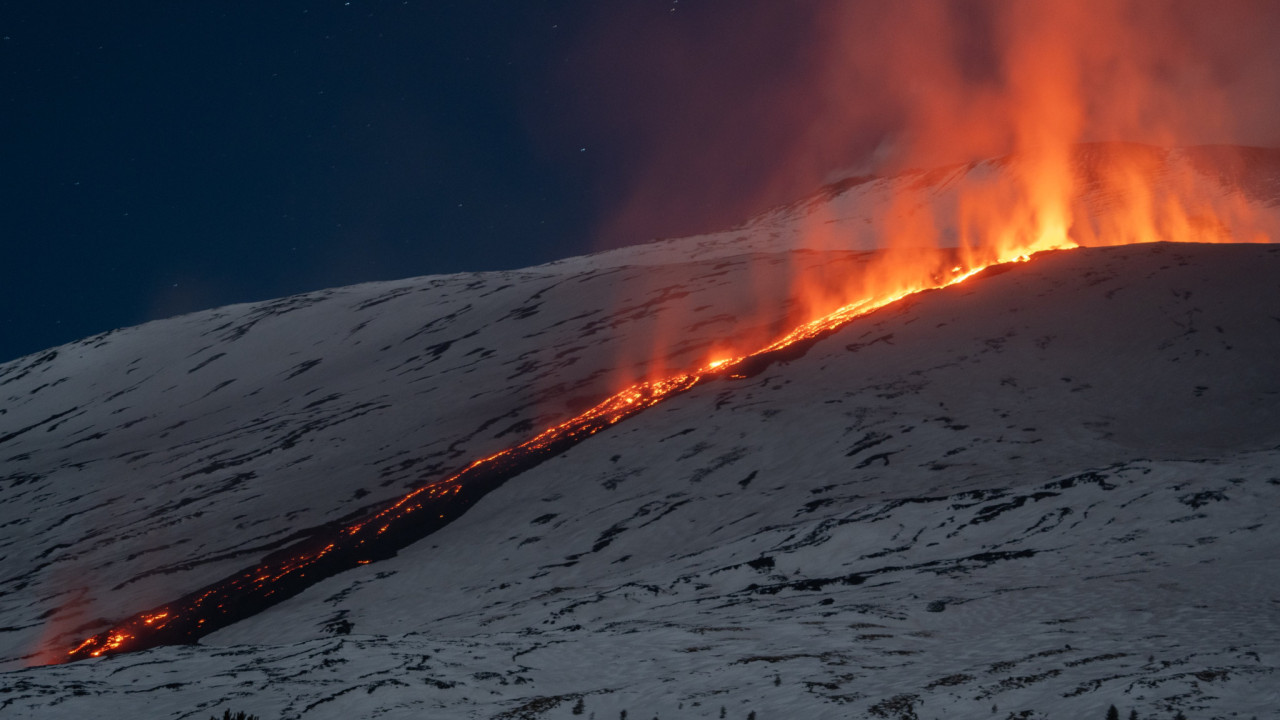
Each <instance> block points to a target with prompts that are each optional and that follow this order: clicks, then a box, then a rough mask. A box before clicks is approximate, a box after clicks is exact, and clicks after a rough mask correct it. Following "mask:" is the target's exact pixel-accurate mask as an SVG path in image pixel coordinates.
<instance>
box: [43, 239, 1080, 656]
mask: <svg viewBox="0 0 1280 720" xmlns="http://www.w3.org/2000/svg"><path fill="white" fill-rule="evenodd" d="M1060 247H1064V248H1065V247H1074V244H1067V245H1063V246H1060ZM1044 249H1050V248H1044ZM1028 257H1029V256H1028V255H1026V254H1019V255H1017V256H1013V257H1008V258H1004V259H999V260H996V261H993V262H991V263H989V264H986V265H982V266H979V267H973V268H964V267H955V268H953V269H952V270H951V276H950V277H945V278H937V279H935V281H934V282H933V283H932V284H922V285H921V286H920V287H916V288H913V289H910V290H906V291H902V292H898V293H895V294H892V295H886V296H884V297H873V298H867V299H864V300H861V301H859V302H855V303H850V304H848V305H845V306H843V307H840V308H839V309H837V310H835V311H834V312H832V313H829V314H827V315H825V316H823V317H820V318H818V319H816V320H812V321H810V322H807V323H805V324H803V325H801V326H799V327H797V328H796V329H794V330H792V331H791V332H790V333H788V334H787V335H785V336H783V337H782V338H780V339H778V340H776V341H774V342H773V343H770V344H769V345H767V346H765V347H763V348H761V349H759V350H757V351H755V352H753V353H750V354H747V355H742V356H738V357H731V358H721V359H717V360H714V361H711V362H708V363H707V364H706V365H703V366H702V367H700V368H698V369H696V370H693V371H691V372H687V373H681V374H677V375H672V376H670V377H667V378H664V379H661V380H656V381H648V382H642V383H637V384H635V385H632V386H631V387H628V388H627V389H625V390H623V391H621V392H619V393H616V394H615V395H612V396H611V397H609V398H607V399H605V400H604V401H603V402H601V403H600V404H598V405H596V406H595V407H593V408H591V409H590V410H587V411H586V412H584V413H582V414H581V415H578V416H576V417H573V418H570V419H569V420H566V421H564V422H562V423H560V424H559V425H556V426H555V427H552V428H549V429H547V430H544V431H542V432H541V433H539V434H538V435H537V436H536V437H534V438H532V439H530V440H526V441H525V442H523V443H521V444H520V445H516V446H514V447H511V448H507V449H506V450H503V451H501V452H498V453H495V454H493V455H490V456H489V457H486V458H481V459H480V460H476V461H475V462H473V463H471V464H470V465H468V466H467V467H466V468H464V469H463V470H461V471H459V472H458V473H456V474H454V475H452V476H451V477H449V478H447V479H445V480H441V481H438V482H435V483H432V484H430V485H427V486H424V487H422V488H419V489H417V490H414V491H413V492H411V493H409V494H408V495H405V496H404V497H403V498H401V499H400V500H398V501H397V502H395V503H394V504H392V505H390V506H388V507H386V508H384V509H382V510H380V511H379V512H377V513H375V514H374V515H372V516H370V517H367V518H364V519H362V520H359V521H357V522H353V523H351V524H349V525H346V526H345V527H340V528H336V529H334V530H332V531H329V532H325V533H322V534H320V535H319V536H317V537H313V538H312V539H310V540H307V541H304V542H302V543H299V544H297V545H294V546H293V547H290V548H287V549H285V550H282V551H279V552H276V553H272V554H271V555H268V556H267V557H266V558H264V559H263V560H262V561H261V562H260V563H259V564H258V565H256V566H254V567H252V568H250V569H248V570H245V571H242V572H240V573H237V574H235V575H232V576H230V577H228V578H226V579H223V580H220V581H218V582H216V583H214V584H212V585H209V586H207V587H205V588H202V589H200V590H197V591H196V592H194V593H191V594H189V595H186V596H184V597H182V598H179V599H177V600H175V601H173V602H171V603H168V604H166V605H162V606H160V607H156V608H152V609H151V610H148V611H146V612H143V613H139V614H137V615H135V616H133V617H131V618H129V619H127V620H124V621H122V622H120V623H119V624H117V625H116V626H115V627H113V628H111V629H110V630H107V631H105V632H102V633H99V634H97V635H94V636H93V637H91V638H88V639H87V640H84V641H83V642H81V643H79V644H77V645H76V646H75V647H74V648H72V649H71V650H69V651H67V652H66V656H65V659H66V660H68V661H70V660H80V659H84V658H89V657H99V656H102V655H108V654H115V653H123V652H131V651H136V650H144V649H147V648H151V647H156V646H159V645H175V644H187V643H194V642H195V641H196V640H198V639H199V638H201V637H203V636H205V635H208V634H209V633H212V632H214V631H216V630H219V629H221V628H224V627H227V626H228V625H231V624H233V623H235V622H237V621H239V620H243V619H245V618H248V617H250V616H252V615H255V614H257V613H259V612H261V611H262V610H265V609H266V608H268V607H270V606H272V605H274V604H276V603H279V602H281V601H283V600H285V599H287V598H290V597H292V596H294V595H296V594H298V593H300V592H302V591H303V590H305V589H306V588H308V587H310V586H311V585H313V584H315V583H317V582H319V581H321V580H323V579H325V578H328V577H331V576H333V575H335V574H337V573H339V572H342V571H343V570H349V569H351V568H353V567H355V566H357V565H364V564H367V563H369V562H372V561H374V560H378V559H383V558H386V557H390V556H392V555H394V554H395V552H396V551H397V550H399V549H400V548H402V547H405V546H407V545H409V544H410V543H413V542H415V541H417V540H419V539H421V538H423V537H425V536H427V535H429V534H430V533H432V532H434V531H435V530H438V529H439V528H441V527H443V526H444V525H446V524H448V523H449V522H451V521H452V520H454V519H455V518H457V517H458V516H460V515H461V514H462V513H463V512H465V511H466V510H467V509H468V508H470V507H471V506H472V505H474V504H475V503H476V502H478V501H479V499H480V498H481V497H483V496H484V495H485V494H487V493H488V492H489V491H491V490H493V489H495V488H497V487H498V486H499V485H501V484H502V483H504V482H506V481H507V480H509V479H511V478H512V477H514V476H516V475H518V474H519V473H521V472H524V471H525V470H528V469H530V468H532V467H534V466H536V465H538V464H540V463H542V462H543V461H545V460H547V459H549V458H551V457H554V456H555V455H558V454H560V453H561V452H564V451H565V450H567V449H569V448H570V447H572V446H574V445H576V444H578V443H579V442H581V441H583V440H585V439H586V438H588V437H590V436H591V435H594V434H595V433H597V432H599V431H601V430H603V429H605V428H607V427H609V426H611V425H613V424H614V423H617V422H619V421H621V420H624V419H626V418H628V417H631V416H632V415H635V414H636V413H638V412H640V411H641V410H644V409H645V408H649V407H652V406H654V405H656V404H658V403H659V402H661V401H662V400H664V399H666V398H669V397H672V396H675V395H678V394H680V393H683V392H685V391H687V390H689V389H690V388H692V387H694V386H695V385H698V384H699V383H702V382H705V381H708V380H712V379H715V378H721V377H730V378H745V377H750V376H753V375H755V374H757V373H759V372H760V371H762V370H763V369H764V368H766V367H768V366H769V365H770V364H772V363H773V362H776V361H779V360H788V359H793V358H796V357H799V356H800V355H803V354H804V352H806V351H807V350H808V349H809V347H810V346H811V345H812V344H813V343H814V342H816V341H817V340H819V339H821V338H822V337H825V336H826V335H829V334H831V333H833V332H835V331H836V330H838V329H840V328H841V327H843V326H844V325H846V324H847V323H849V322H850V321H852V320H853V319H855V318H857V317H860V316H862V315H865V314H867V313H869V312H871V311H873V310H876V309H878V308H881V307H884V306H885V305H888V304H890V303H893V302H895V301H897V300H900V299H902V298H904V297H906V296H907V295H911V294H914V293H917V292H921V291H923V290H933V289H938V288H943V287H947V286H949V285H954V284H956V283H958V282H961V281H962V280H965V279H967V278H969V277H972V276H973V275H976V274H977V273H979V272H981V271H982V270H984V269H986V268H988V267H991V266H992V265H1000V264H1004V263H1008V262H1022V261H1026V260H1027V259H1028Z"/></svg>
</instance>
